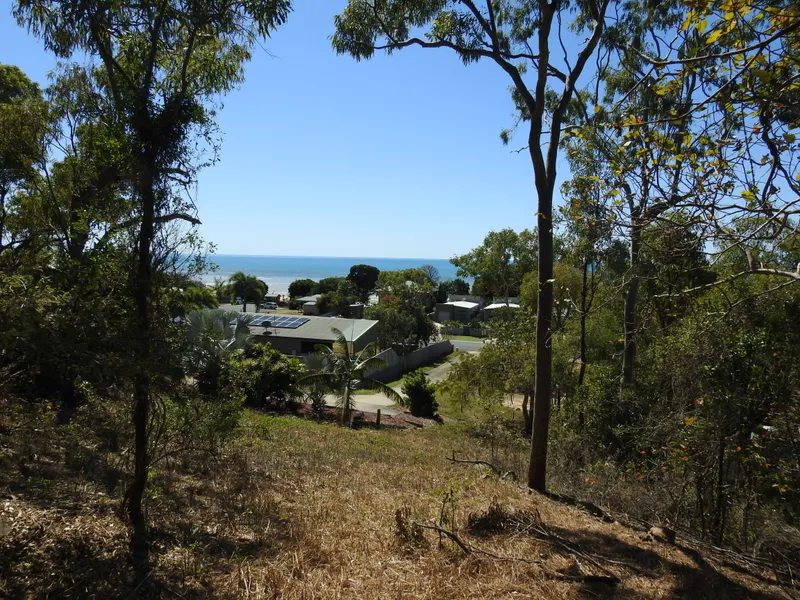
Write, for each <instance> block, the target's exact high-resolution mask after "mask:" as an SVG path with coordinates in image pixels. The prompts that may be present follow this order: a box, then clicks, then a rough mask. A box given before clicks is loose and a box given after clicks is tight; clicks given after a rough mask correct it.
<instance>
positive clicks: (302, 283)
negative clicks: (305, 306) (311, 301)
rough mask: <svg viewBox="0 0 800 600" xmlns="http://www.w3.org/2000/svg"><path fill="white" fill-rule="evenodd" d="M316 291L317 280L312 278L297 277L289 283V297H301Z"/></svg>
mask: <svg viewBox="0 0 800 600" xmlns="http://www.w3.org/2000/svg"><path fill="white" fill-rule="evenodd" d="M315 293H317V282H316V281H314V280H313V279H297V280H295V281H293V282H292V283H290V284H289V296H290V297H291V298H303V297H305V296H310V295H311V294H315Z"/></svg>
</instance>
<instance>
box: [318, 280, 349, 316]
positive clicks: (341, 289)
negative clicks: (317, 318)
mask: <svg viewBox="0 0 800 600" xmlns="http://www.w3.org/2000/svg"><path fill="white" fill-rule="evenodd" d="M358 296H359V293H358V288H357V287H356V285H355V284H354V283H353V282H352V281H350V280H349V279H341V280H340V281H339V285H338V286H337V287H336V289H335V290H334V291H331V292H326V293H324V294H322V296H320V298H319V299H318V300H317V306H318V307H319V310H320V313H322V314H325V313H329V312H334V313H336V314H337V315H340V316H343V317H349V316H350V305H351V304H355V303H356V302H358Z"/></svg>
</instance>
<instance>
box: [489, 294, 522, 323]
mask: <svg viewBox="0 0 800 600" xmlns="http://www.w3.org/2000/svg"><path fill="white" fill-rule="evenodd" d="M515 299H516V298H515ZM503 308H511V309H514V308H519V304H516V303H513V302H509V303H508V304H506V303H505V302H493V303H492V304H490V305H489V306H484V307H483V320H484V321H488V320H490V319H491V318H492V317H494V316H495V315H496V314H497V311H498V310H500V309H503Z"/></svg>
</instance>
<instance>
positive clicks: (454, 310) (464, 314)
mask: <svg viewBox="0 0 800 600" xmlns="http://www.w3.org/2000/svg"><path fill="white" fill-rule="evenodd" d="M480 306H481V305H480V304H479V303H478V302H468V301H466V300H456V301H455V302H438V303H437V304H436V308H435V309H434V320H435V321H438V322H439V323H445V322H447V321H458V322H459V323H469V322H470V321H472V320H473V319H475V318H477V316H478V311H479V310H480Z"/></svg>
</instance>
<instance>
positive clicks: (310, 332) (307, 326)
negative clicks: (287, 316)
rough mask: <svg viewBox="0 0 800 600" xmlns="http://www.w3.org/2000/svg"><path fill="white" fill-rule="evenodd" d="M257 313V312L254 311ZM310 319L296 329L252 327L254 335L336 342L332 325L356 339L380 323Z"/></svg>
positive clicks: (331, 318) (360, 320) (349, 338)
mask: <svg viewBox="0 0 800 600" xmlns="http://www.w3.org/2000/svg"><path fill="white" fill-rule="evenodd" d="M253 314H255V313H253ZM306 318H307V319H308V321H306V322H305V323H303V324H302V325H300V326H299V327H297V328H296V329H286V328H283V327H269V328H267V327H259V326H253V327H250V332H251V333H252V334H253V335H269V336H270V337H284V338H297V339H303V340H309V341H312V342H335V341H336V334H335V333H333V332H332V331H331V327H336V328H337V329H338V330H340V331H341V332H342V333H343V334H344V335H345V337H346V338H347V340H348V341H352V342H354V341H356V340H357V339H358V338H360V337H361V336H362V335H364V334H365V333H366V332H367V331H369V330H370V329H372V328H373V327H375V326H377V325H378V321H374V320H372V319H340V318H338V317H311V316H307V317H306Z"/></svg>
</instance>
